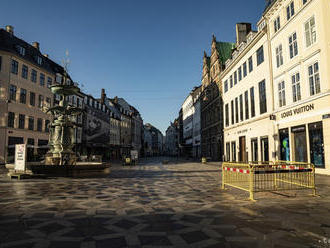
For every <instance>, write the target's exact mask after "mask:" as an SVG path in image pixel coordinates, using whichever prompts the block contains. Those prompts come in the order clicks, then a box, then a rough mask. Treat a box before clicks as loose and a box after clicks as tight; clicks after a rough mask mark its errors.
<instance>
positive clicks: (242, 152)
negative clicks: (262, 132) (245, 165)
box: [239, 136, 246, 162]
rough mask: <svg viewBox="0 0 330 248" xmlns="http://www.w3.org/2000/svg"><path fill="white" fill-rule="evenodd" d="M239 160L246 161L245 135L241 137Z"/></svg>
mask: <svg viewBox="0 0 330 248" xmlns="http://www.w3.org/2000/svg"><path fill="white" fill-rule="evenodd" d="M239 161H240V162H246V143H245V136H242V137H239Z"/></svg>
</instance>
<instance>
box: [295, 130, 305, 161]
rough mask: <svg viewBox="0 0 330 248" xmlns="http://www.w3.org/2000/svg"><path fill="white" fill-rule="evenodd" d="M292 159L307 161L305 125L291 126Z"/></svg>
mask: <svg viewBox="0 0 330 248" xmlns="http://www.w3.org/2000/svg"><path fill="white" fill-rule="evenodd" d="M291 132H292V133H293V143H294V150H293V152H294V158H293V159H294V161H297V162H307V142H306V128H305V126H299V127H293V128H292V129H291Z"/></svg>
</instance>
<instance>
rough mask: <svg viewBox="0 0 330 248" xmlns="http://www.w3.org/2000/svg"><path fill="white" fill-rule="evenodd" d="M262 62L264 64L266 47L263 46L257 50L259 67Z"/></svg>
mask: <svg viewBox="0 0 330 248" xmlns="http://www.w3.org/2000/svg"><path fill="white" fill-rule="evenodd" d="M262 62H264V47H263V46H261V47H260V48H259V49H258V50H257V65H260V64H261V63H262Z"/></svg>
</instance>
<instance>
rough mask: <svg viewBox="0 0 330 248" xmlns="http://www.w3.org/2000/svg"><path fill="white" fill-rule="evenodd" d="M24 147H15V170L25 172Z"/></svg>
mask: <svg viewBox="0 0 330 248" xmlns="http://www.w3.org/2000/svg"><path fill="white" fill-rule="evenodd" d="M25 158H26V145H25V144H19V145H15V170H17V171H25Z"/></svg>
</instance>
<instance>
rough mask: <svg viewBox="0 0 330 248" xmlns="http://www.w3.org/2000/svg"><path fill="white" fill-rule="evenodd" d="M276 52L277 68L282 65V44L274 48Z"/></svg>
mask: <svg viewBox="0 0 330 248" xmlns="http://www.w3.org/2000/svg"><path fill="white" fill-rule="evenodd" d="M275 52H276V66H277V68H278V67H280V66H281V65H283V55H282V44H280V45H279V46H278V47H276V48H275Z"/></svg>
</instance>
